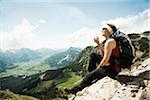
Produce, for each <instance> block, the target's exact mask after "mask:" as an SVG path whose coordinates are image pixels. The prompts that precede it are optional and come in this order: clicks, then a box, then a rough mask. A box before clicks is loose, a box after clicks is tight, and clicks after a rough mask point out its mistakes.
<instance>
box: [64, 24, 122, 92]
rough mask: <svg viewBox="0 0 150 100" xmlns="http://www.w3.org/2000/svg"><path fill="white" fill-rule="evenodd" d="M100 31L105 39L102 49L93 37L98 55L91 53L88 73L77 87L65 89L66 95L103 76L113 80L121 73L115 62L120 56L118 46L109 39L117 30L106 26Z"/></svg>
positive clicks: (108, 25)
mask: <svg viewBox="0 0 150 100" xmlns="http://www.w3.org/2000/svg"><path fill="white" fill-rule="evenodd" d="M101 31H102V35H103V36H104V37H105V38H106V42H105V44H104V47H102V44H101V43H100V42H99V38H98V37H95V38H94V41H95V42H96V43H97V45H98V47H99V50H100V53H99V54H97V53H92V54H91V55H90V62H89V67H88V71H89V72H88V73H87V74H86V75H85V76H84V78H83V80H82V81H81V83H80V84H79V85H77V86H74V87H73V88H71V89H65V92H66V93H73V94H75V93H77V92H78V91H81V90H82V89H83V88H85V87H87V86H89V85H91V84H92V83H93V82H95V81H97V80H99V79H102V78H103V77H105V76H109V77H111V78H114V77H115V76H116V75H117V74H118V73H119V72H120V71H121V67H120V65H119V63H118V62H116V61H115V58H117V59H119V56H120V51H119V50H120V49H119V44H118V42H117V41H115V40H114V39H113V38H111V35H112V34H114V33H115V32H116V31H117V29H116V27H115V26H114V25H113V24H106V25H104V26H103V27H102V30H101ZM96 65H98V66H96Z"/></svg>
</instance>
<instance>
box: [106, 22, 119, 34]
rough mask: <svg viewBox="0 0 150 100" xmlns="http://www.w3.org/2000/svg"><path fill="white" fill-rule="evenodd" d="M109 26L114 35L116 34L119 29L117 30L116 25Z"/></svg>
mask: <svg viewBox="0 0 150 100" xmlns="http://www.w3.org/2000/svg"><path fill="white" fill-rule="evenodd" d="M107 25H108V26H110V27H111V28H112V30H113V33H115V32H116V31H117V28H116V26H115V25H113V24H107Z"/></svg>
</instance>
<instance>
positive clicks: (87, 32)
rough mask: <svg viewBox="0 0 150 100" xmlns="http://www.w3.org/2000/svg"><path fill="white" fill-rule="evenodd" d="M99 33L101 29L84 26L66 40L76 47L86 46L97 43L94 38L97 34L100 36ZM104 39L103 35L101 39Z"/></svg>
mask: <svg viewBox="0 0 150 100" xmlns="http://www.w3.org/2000/svg"><path fill="white" fill-rule="evenodd" d="M98 33H99V30H97V29H89V28H87V27H84V28H82V29H80V30H79V31H77V32H74V33H73V34H70V35H68V36H66V38H65V41H66V44H68V45H70V46H75V47H86V46H89V45H95V43H94V40H93V39H94V37H95V36H100V35H99V34H98ZM102 40H104V38H103V37H101V39H100V41H102Z"/></svg>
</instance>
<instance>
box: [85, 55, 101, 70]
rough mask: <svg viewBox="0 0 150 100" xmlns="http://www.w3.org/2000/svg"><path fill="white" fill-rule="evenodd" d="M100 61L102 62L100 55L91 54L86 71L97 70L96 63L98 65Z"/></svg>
mask: <svg viewBox="0 0 150 100" xmlns="http://www.w3.org/2000/svg"><path fill="white" fill-rule="evenodd" d="M101 60H102V56H101V55H100V54H97V53H92V54H91V55H90V61H89V66H88V71H89V72H91V71H93V70H95V69H96V68H97V67H96V63H100V61H101Z"/></svg>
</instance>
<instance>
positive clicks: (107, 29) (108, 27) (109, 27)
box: [102, 24, 117, 37]
mask: <svg viewBox="0 0 150 100" xmlns="http://www.w3.org/2000/svg"><path fill="white" fill-rule="evenodd" d="M116 31H117V28H116V26H115V25H113V24H105V25H104V26H102V35H103V36H105V37H109V36H110V35H111V34H113V33H115V32H116Z"/></svg>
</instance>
